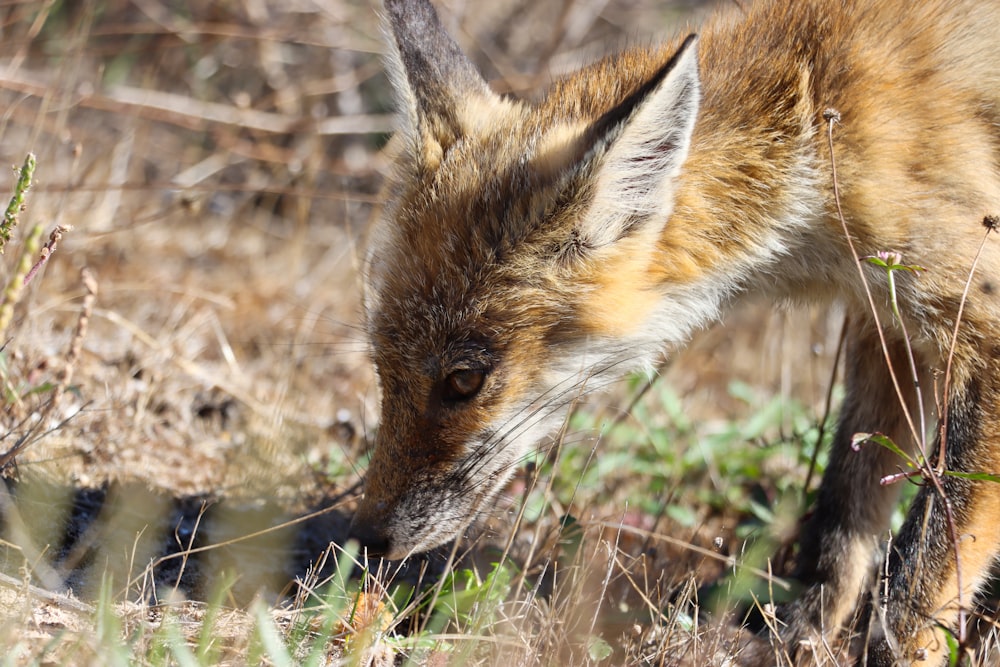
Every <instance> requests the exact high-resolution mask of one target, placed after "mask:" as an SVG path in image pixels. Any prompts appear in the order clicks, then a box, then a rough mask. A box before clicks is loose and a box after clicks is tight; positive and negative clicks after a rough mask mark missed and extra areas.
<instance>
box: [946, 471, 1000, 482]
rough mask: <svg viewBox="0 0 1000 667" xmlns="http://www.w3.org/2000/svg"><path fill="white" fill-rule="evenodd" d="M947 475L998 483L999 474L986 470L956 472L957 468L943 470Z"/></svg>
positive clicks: (999, 479)
mask: <svg viewBox="0 0 1000 667" xmlns="http://www.w3.org/2000/svg"><path fill="white" fill-rule="evenodd" d="M943 474H945V475H947V476H948V477H958V478H959V479H970V480H972V481H974V482H998V483H1000V475H994V474H991V473H988V472H958V471H957V470H945V471H944V473H943Z"/></svg>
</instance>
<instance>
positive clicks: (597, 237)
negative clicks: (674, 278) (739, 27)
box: [580, 40, 701, 248]
mask: <svg viewBox="0 0 1000 667" xmlns="http://www.w3.org/2000/svg"><path fill="white" fill-rule="evenodd" d="M700 98H701V95H700V83H699V77H698V54H697V41H696V40H693V41H692V42H691V43H689V44H688V45H687V47H686V48H685V49H684V51H683V52H682V53H681V54H680V55H679V57H678V59H677V62H676V63H675V65H674V67H673V69H671V70H670V72H669V73H667V75H666V77H664V79H663V81H661V82H660V84H659V85H658V86H657V87H656V89H655V90H653V91H652V92H651V93H650V94H649V95H648V96H647V98H646V99H645V100H643V101H642V102H641V103H640V105H639V108H638V110H637V111H636V112H635V113H634V114H633V116H632V118H630V119H629V120H628V121H627V125H626V126H625V128H624V129H623V130H622V132H621V134H620V135H619V136H618V138H617V139H615V140H614V141H613V143H612V144H611V148H610V149H608V152H607V154H606V155H605V157H604V165H603V166H602V167H601V171H600V174H599V175H598V179H597V187H596V193H595V196H594V201H593V203H592V205H591V208H590V211H589V213H588V214H587V215H586V216H585V217H584V219H583V222H582V225H581V228H580V233H581V238H583V239H584V240H585V241H586V243H587V244H588V245H590V246H591V247H598V248H599V247H602V246H605V245H607V244H610V243H614V242H615V241H616V240H618V239H619V238H621V237H622V236H623V235H624V234H625V232H626V231H628V230H629V228H630V227H632V226H634V225H636V224H637V223H639V224H642V225H644V226H649V225H660V226H662V225H663V224H665V223H666V220H667V218H668V217H669V216H670V213H671V212H672V210H673V195H674V184H675V180H676V178H677V176H678V175H679V174H680V170H681V166H682V165H683V164H684V160H685V159H686V158H687V154H688V149H689V148H690V146H691V135H692V133H693V132H694V125H695V121H696V120H697V117H698V104H699V101H700ZM650 231H652V230H650Z"/></svg>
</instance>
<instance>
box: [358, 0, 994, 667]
mask: <svg viewBox="0 0 1000 667" xmlns="http://www.w3.org/2000/svg"><path fill="white" fill-rule="evenodd" d="M715 12H716V13H715V14H714V15H713V16H712V17H710V18H708V19H707V20H706V21H705V22H704V23H703V24H702V26H701V27H700V28H699V29H698V31H697V32H691V33H690V34H687V35H686V36H684V34H683V33H680V36H678V37H677V38H674V39H672V40H670V39H668V40H667V41H665V42H664V43H663V44H661V45H653V46H642V47H632V48H626V49H625V50H623V51H621V52H618V53H615V54H612V55H609V56H606V57H604V58H602V59H599V60H597V61H596V62H594V63H592V64H589V65H585V66H583V67H582V68H580V69H579V70H577V71H575V72H573V73H571V74H568V75H565V76H560V77H555V79H554V80H553V81H552V82H551V84H550V85H549V86H548V88H547V90H546V92H545V93H544V95H543V96H542V97H541V98H539V99H536V100H524V99H518V98H516V97H514V96H511V95H501V94H498V93H495V92H494V91H493V90H492V89H491V88H490V85H489V84H488V82H487V81H486V80H485V79H484V78H483V76H482V75H481V74H480V73H479V72H478V70H477V69H476V67H475V65H474V64H473V63H472V61H471V60H470V59H469V58H468V56H466V55H465V54H464V53H463V52H462V50H461V49H460V47H459V46H458V44H457V43H456V41H455V40H454V38H453V37H451V36H450V35H449V33H448V32H447V30H446V29H445V28H444V27H443V24H442V22H441V20H440V17H439V16H438V14H437V11H436V10H435V8H434V7H433V5H432V4H431V3H430V2H429V0H385V2H384V20H385V24H386V26H387V27H386V35H387V42H388V47H387V48H388V54H387V56H386V58H387V72H388V76H389V79H390V81H391V83H392V86H393V89H394V90H395V94H396V99H397V104H398V107H399V111H400V126H399V130H398V133H397V134H398V136H397V138H396V140H397V141H398V145H399V149H398V151H397V153H398V154H397V156H396V157H395V163H394V167H393V170H392V173H391V175H389V176H388V177H387V183H386V186H385V203H384V207H383V213H382V215H381V218H380V220H379V221H378V222H377V223H376V225H375V228H374V229H373V230H372V232H371V239H370V248H369V250H368V254H367V257H366V263H365V271H364V273H365V276H364V288H363V290H364V295H363V301H364V310H365V329H366V335H367V337H368V339H369V342H370V349H371V357H372V360H373V362H374V366H375V369H376V374H377V379H378V383H379V386H380V391H381V422H380V426H379V428H378V429H377V433H376V436H375V441H374V449H373V452H372V456H371V460H370V464H369V467H368V470H367V475H366V478H365V482H364V490H363V494H362V496H361V498H360V499H359V502H358V508H357V511H356V513H355V516H354V518H353V523H352V528H351V535H352V536H353V537H355V538H356V539H357V540H359V542H360V543H361V544H362V545H363V546H364V547H365V548H366V549H367V551H368V554H369V555H370V556H383V557H386V558H391V559H400V558H406V557H409V556H411V555H413V554H416V553H420V552H423V551H426V550H428V549H431V548H433V547H435V546H438V545H441V544H442V543H445V542H447V541H449V540H451V539H453V538H455V537H456V536H458V535H459V534H460V533H462V532H463V531H464V530H465V529H466V528H467V527H468V526H469V525H470V522H471V521H473V520H474V518H475V516H476V515H477V513H479V512H480V511H482V510H484V509H486V508H488V507H489V506H490V504H491V503H492V502H493V501H494V499H495V498H496V497H497V495H498V494H499V493H501V492H502V490H503V488H504V487H505V485H506V484H507V482H508V481H509V480H510V478H511V476H512V474H513V472H514V471H515V470H516V469H517V466H518V464H519V463H521V462H522V461H523V460H524V459H525V457H526V456H528V455H529V454H530V453H531V452H532V450H533V448H534V447H536V446H537V445H538V443H539V442H541V441H543V439H544V438H545V437H546V436H547V435H548V434H550V433H551V432H552V431H553V430H555V429H556V428H558V427H559V426H560V425H561V424H562V423H563V421H564V419H565V417H566V415H567V413H568V410H569V406H570V405H571V404H572V403H573V401H574V399H575V397H576V396H577V395H578V393H579V392H581V391H585V390H588V388H590V387H595V386H604V385H607V384H608V383H610V382H612V381H614V380H616V379H618V378H621V377H623V376H624V375H625V374H626V373H628V372H630V371H633V370H635V369H641V368H644V367H646V368H649V367H652V366H654V365H655V364H656V363H657V361H658V360H659V359H660V358H661V355H664V354H669V353H670V352H672V351H675V350H677V349H678V348H680V347H681V346H683V345H684V343H685V342H687V341H688V340H689V338H690V337H691V336H692V335H693V334H694V333H695V332H696V331H697V330H699V329H702V328H704V327H706V326H708V325H710V324H712V323H714V322H716V321H718V320H720V319H721V318H722V317H723V316H724V315H725V314H726V313H727V312H728V311H729V310H730V309H731V308H733V307H734V306H736V305H738V304H740V303H742V302H744V301H746V300H748V299H755V300H760V299H762V298H763V299H768V300H771V301H773V302H774V303H776V304H787V303H793V304H794V303H802V304H808V303H821V304H826V303H834V302H840V303H842V304H843V305H844V307H845V309H846V312H848V313H849V315H848V318H847V324H846V343H845V359H846V361H845V364H844V365H845V373H844V375H845V377H844V384H845V389H846V393H845V397H844V399H843V405H842V408H841V411H840V414H839V422H838V426H837V428H836V431H835V435H834V438H833V442H832V445H831V447H832V449H831V452H830V458H829V464H828V466H827V468H826V470H825V473H824V476H823V479H822V481H821V483H820V486H819V490H818V494H817V497H816V500H815V502H814V507H813V508H812V510H811V513H810V514H809V515H808V517H807V518H806V519H804V521H803V525H802V528H801V534H800V536H799V553H798V557H797V559H796V561H795V569H794V572H792V576H793V577H794V578H795V579H796V580H797V581H799V582H801V583H802V584H803V588H802V593H801V595H799V596H798V598H797V599H795V600H793V601H792V602H789V603H787V604H785V605H783V606H781V607H780V608H779V609H778V612H777V615H778V619H779V621H780V622H779V623H778V624H776V626H777V628H778V629H777V630H774V632H776V633H778V635H780V638H781V639H782V640H783V641H784V642H785V644H784V646H786V647H791V650H792V651H793V654H794V655H798V656H799V657H802V655H804V654H805V649H804V648H800V647H806V646H808V645H809V644H810V642H816V641H821V640H824V639H826V638H829V637H836V636H839V635H840V634H841V633H844V632H846V628H847V627H848V624H849V623H850V622H851V620H852V618H853V617H854V614H855V613H856V609H858V608H859V604H864V603H863V602H861V601H862V600H863V597H864V595H865V594H871V595H873V596H874V598H873V599H871V600H870V602H869V603H867V604H868V605H869V606H870V608H871V610H872V611H871V614H870V617H871V618H872V623H871V624H872V628H873V629H872V630H871V636H870V638H869V641H868V642H867V647H866V648H864V649H861V650H862V651H864V652H865V655H864V656H862V658H861V659H863V660H866V661H867V664H869V665H891V664H910V663H920V664H927V665H938V664H942V663H943V661H944V660H945V658H946V655H947V651H948V641H949V635H955V634H957V633H958V632H959V627H958V626H959V623H960V622H961V619H962V617H963V616H962V614H963V611H962V608H968V607H969V605H970V604H971V601H972V600H973V599H974V596H975V595H976V593H977V592H979V591H981V590H982V589H983V587H984V585H985V584H986V583H987V581H988V578H989V573H990V568H991V566H992V564H993V563H994V562H995V561H996V559H997V557H998V555H1000V484H998V483H996V482H995V481H992V480H991V479H989V478H987V477H984V476H982V475H981V473H987V474H991V473H996V472H998V471H1000V275H998V271H1000V246H998V241H996V240H993V239H991V238H990V233H989V232H990V229H991V228H995V227H996V226H997V221H998V219H997V217H996V216H997V215H998V214H1000V39H998V38H997V35H1000V2H998V1H997V0H922V1H921V2H917V3H912V2H903V1H902V0H854V1H852V2H844V1H843V0H795V1H791V0H754V1H753V2H747V3H738V5H737V4H736V3H734V6H729V7H720V8H717V9H716V10H715ZM879 253H883V255H882V256H883V257H885V256H886V255H885V254H884V253H894V254H893V255H892V256H897V255H895V253H898V257H901V258H902V261H904V262H906V264H907V265H913V266H919V267H922V268H923V269H924V270H923V271H921V272H919V273H918V272H916V271H914V272H902V271H900V272H897V276H896V280H895V286H894V287H893V288H892V290H893V292H892V293H890V287H889V285H888V281H887V280H886V275H885V271H884V269H883V268H880V267H879V266H877V265H876V263H874V262H870V261H866V260H865V258H868V257H876V256H879ZM974 265H975V270H973V266H974ZM868 294H870V295H871V297H870V299H869V297H868ZM893 297H895V299H896V301H897V304H898V312H899V316H898V317H894V316H893V305H892V301H893ZM911 361H912V368H913V373H912V374H913V376H914V377H913V378H912V379H910V378H909V375H910V374H909V373H908V372H907V369H909V368H910V367H911ZM891 369H896V371H895V372H891ZM944 377H946V378H947V382H944V381H943V378H944ZM921 388H922V390H921ZM932 395H935V396H937V400H932V398H931V396H932ZM918 403H922V404H925V406H924V407H926V408H927V413H928V414H929V415H930V417H931V419H930V423H928V424H926V425H925V426H924V427H923V429H924V431H926V432H925V433H918V431H919V430H920V429H921V426H920V425H919V424H916V423H915V421H916V420H915V417H914V416H913V415H914V414H916V412H917V411H918V410H919V408H920V407H921V406H918ZM934 422H937V423H936V424H935V423H934ZM864 433H878V434H884V436H885V437H886V438H888V439H890V440H891V441H892V442H893V443H895V444H896V446H897V447H898V449H899V450H902V451H904V452H906V453H908V454H910V455H914V456H915V455H917V454H918V453H919V452H918V448H919V442H920V441H921V439H922V438H923V437H924V436H927V437H929V438H931V441H930V443H931V444H930V446H928V447H927V448H926V452H923V453H924V454H925V455H926V456H927V457H928V466H929V467H931V468H933V469H934V470H937V471H939V472H940V474H939V475H936V478H937V480H938V482H937V483H936V484H932V483H929V482H927V481H925V483H923V484H922V485H921V488H920V490H919V491H918V493H917V494H916V496H915V498H914V500H913V501H912V503H911V505H910V507H909V510H908V513H907V515H906V518H905V521H904V522H903V525H902V527H901V528H900V529H899V530H898V532H897V533H896V534H895V535H894V536H893V537H892V539H891V541H890V540H887V539H886V538H887V536H888V535H889V530H890V520H891V515H892V512H893V510H894V508H895V507H896V505H897V504H898V502H899V489H900V487H901V486H902V485H901V484H886V483H883V481H884V479H886V478H888V477H890V476H892V475H895V474H898V473H900V471H901V470H905V469H906V467H905V465H904V463H903V461H902V459H901V458H900V456H899V451H898V450H894V448H892V447H884V446H876V445H873V444H870V443H869V444H865V445H860V444H859V442H858V437H859V436H857V435H856V434H864ZM939 452H940V453H941V454H943V459H939ZM952 473H954V474H952ZM880 577H881V579H880ZM876 584H877V585H876ZM872 591H874V592H872ZM755 650H756V649H754V645H751V646H748V647H747V648H746V651H745V653H744V654H742V655H744V656H745V657H744V662H745V664H766V662H767V660H768V659H767V658H766V655H767V652H766V651H758V652H756V653H755V652H754V651H755ZM796 651H798V653H795V652H796ZM794 655H793V657H794ZM762 656H763V657H762ZM772 660H773V658H772Z"/></svg>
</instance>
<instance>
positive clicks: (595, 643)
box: [587, 635, 613, 662]
mask: <svg viewBox="0 0 1000 667" xmlns="http://www.w3.org/2000/svg"><path fill="white" fill-rule="evenodd" d="M612 653H613V651H612V649H611V644H609V643H607V642H606V641H604V640H603V639H601V638H600V637H599V636H597V635H591V636H590V637H588V638H587V655H588V656H589V657H590V659H591V660H594V661H596V662H601V661H602V660H607V659H608V658H610V657H611V654H612Z"/></svg>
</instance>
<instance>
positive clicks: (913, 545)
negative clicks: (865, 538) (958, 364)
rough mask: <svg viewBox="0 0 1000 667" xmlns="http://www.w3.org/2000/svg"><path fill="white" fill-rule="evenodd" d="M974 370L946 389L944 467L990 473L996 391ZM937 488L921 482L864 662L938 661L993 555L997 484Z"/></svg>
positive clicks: (999, 433) (951, 480)
mask: <svg viewBox="0 0 1000 667" xmlns="http://www.w3.org/2000/svg"><path fill="white" fill-rule="evenodd" d="M987 363H988V364H989V363H991V362H987ZM977 371H978V373H977V376H978V377H969V376H967V377H968V379H966V380H965V382H964V384H962V385H961V386H960V387H958V388H957V389H956V390H952V391H951V392H950V402H949V408H948V426H947V443H946V454H945V458H946V463H947V469H948V470H950V471H958V472H965V473H976V472H987V473H996V472H997V471H998V470H1000V452H998V451H997V449H998V443H1000V419H998V415H997V413H996V411H997V408H998V406H1000V402H998V401H1000V391H998V390H997V386H996V385H997V380H996V376H995V375H991V374H989V373H987V372H984V369H977ZM940 485H941V490H938V488H937V487H936V486H935V485H933V484H931V483H930V482H925V485H924V487H923V488H922V489H921V491H920V493H919V494H918V496H917V498H916V500H915V501H914V503H913V507H911V509H910V511H909V514H908V515H907V518H906V522H905V523H904V525H903V528H902V529H901V530H900V533H899V536H898V537H897V539H896V540H895V541H894V543H893V545H892V548H891V550H890V553H889V575H888V581H887V582H886V585H885V586H879V591H880V597H881V599H880V600H879V602H878V603H877V604H878V609H877V610H876V611H875V617H876V623H875V626H876V627H875V628H874V629H875V632H874V637H873V640H872V642H871V645H870V648H869V653H868V657H869V660H868V664H874V665H894V664H900V663H902V664H910V663H911V662H914V663H918V664H928V665H940V664H943V661H944V657H945V655H946V654H947V649H948V647H947V644H946V642H945V639H946V637H945V633H946V632H955V630H956V627H957V622H958V619H959V602H961V606H962V607H964V608H965V609H969V608H971V606H972V602H973V600H972V598H973V596H974V595H975V593H976V591H977V590H978V589H979V588H981V587H982V585H983V584H984V583H985V581H986V579H987V577H988V575H989V571H990V567H991V565H992V563H993V562H994V560H995V558H996V556H997V551H998V546H1000V483H997V482H995V481H973V480H969V479H964V478H958V477H954V476H943V477H941V478H940ZM942 491H943V493H942ZM946 503H947V504H946ZM949 506H950V515H951V519H950V520H951V522H953V523H952V525H949V512H948V507H949ZM952 529H954V533H953V532H952ZM956 541H957V544H958V546H957V549H958V554H959V563H960V568H956V560H955V550H956ZM959 586H961V590H962V595H961V598H960V597H959ZM878 626H881V627H878Z"/></svg>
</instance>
